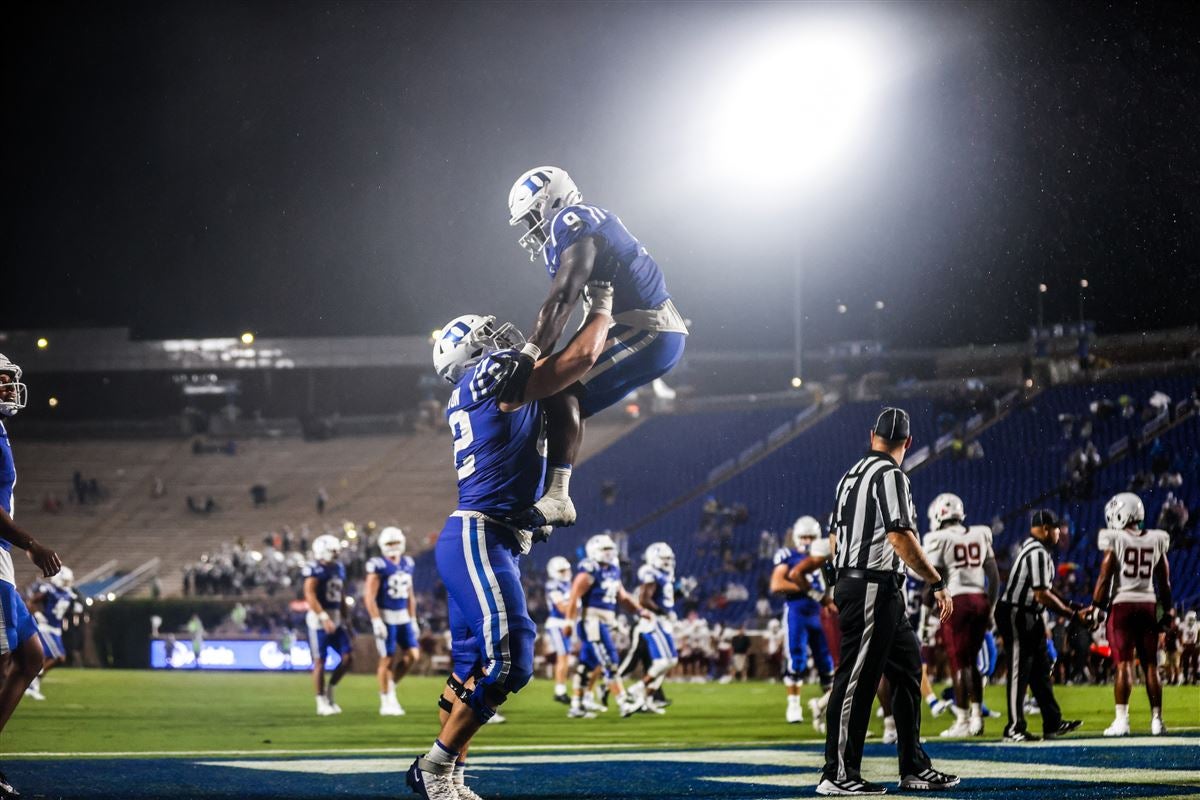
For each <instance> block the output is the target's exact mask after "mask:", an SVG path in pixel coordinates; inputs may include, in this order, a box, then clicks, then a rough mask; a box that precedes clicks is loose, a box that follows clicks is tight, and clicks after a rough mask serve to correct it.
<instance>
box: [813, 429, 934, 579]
mask: <svg viewBox="0 0 1200 800" xmlns="http://www.w3.org/2000/svg"><path fill="white" fill-rule="evenodd" d="M916 518H917V510H916V507H915V506H914V505H913V500H912V489H911V488H910V487H909V483H908V476H907V475H905V474H904V470H902V469H900V467H899V465H897V464H896V462H895V461H894V460H893V459H892V457H891V456H889V455H888V454H887V453H879V452H876V451H874V450H872V451H871V452H869V453H867V454H866V455H865V456H863V457H862V458H861V459H860V460H859V462H858V463H857V464H855V465H854V466H853V467H851V468H850V471H849V472H847V473H846V474H845V475H844V476H843V477H842V479H841V481H839V482H838V487H837V504H836V505H835V506H834V512H833V533H834V536H836V537H837V552H836V553H835V554H834V564H835V566H837V568H838V569H849V568H853V569H874V570H891V571H893V572H901V571H903V569H904V565H903V563H902V562H901V561H900V556H899V555H897V554H896V551H895V550H894V549H893V548H892V545H891V543H890V542H889V541H888V539H887V535H888V533H890V532H892V531H902V530H909V531H913V532H914V533H916V530H917V524H916Z"/></svg>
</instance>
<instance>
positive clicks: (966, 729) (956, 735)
mask: <svg viewBox="0 0 1200 800" xmlns="http://www.w3.org/2000/svg"><path fill="white" fill-rule="evenodd" d="M981 728H982V726H981ZM975 735H976V734H973V733H971V727H970V724H969V723H968V722H967V721H966V720H965V719H959V720H955V721H954V724H953V725H951V726H950V727H949V728H946V730H944V731H942V733H941V737H942V738H943V739H965V738H966V737H968V736H975Z"/></svg>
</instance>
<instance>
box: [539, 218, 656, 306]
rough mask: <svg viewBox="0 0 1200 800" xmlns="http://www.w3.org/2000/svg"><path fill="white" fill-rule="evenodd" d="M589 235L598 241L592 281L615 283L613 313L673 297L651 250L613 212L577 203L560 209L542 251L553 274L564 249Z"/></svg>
mask: <svg viewBox="0 0 1200 800" xmlns="http://www.w3.org/2000/svg"><path fill="white" fill-rule="evenodd" d="M587 236H590V237H592V238H593V240H594V241H595V242H596V262H595V264H594V266H593V267H592V275H591V279H592V280H600V281H609V282H611V283H612V285H613V314H621V313H623V312H625V311H632V310H634V309H639V308H641V309H651V308H657V307H658V306H660V305H662V304H663V303H665V302H666V301H667V300H669V299H671V295H670V294H668V293H667V284H666V281H665V280H664V279H663V274H662V270H661V269H660V268H659V266H658V264H657V263H656V262H655V260H654V259H653V258H651V256H650V253H649V252H647V251H646V248H645V247H642V245H641V243H640V242H638V240H637V239H635V238H634V237H633V234H631V233H630V232H629V231H628V230H627V229H626V227H625V225H624V223H622V222H621V220H620V219H619V218H618V217H617V215H616V214H614V213H612V212H611V211H606V210H604V209H603V208H597V207H596V206H588V205H582V204H577V205H573V206H567V207H566V208H564V209H563V210H562V211H560V212H558V214H557V215H555V217H554V221H553V222H551V224H550V238H549V240H548V241H547V242H546V247H545V249H544V250H543V251H542V254H543V256H544V257H545V259H546V271H547V272H549V273H550V277H552V278H553V277H554V276H555V275H556V274H557V273H558V267H559V260H560V259H561V258H562V254H563V251H565V250H566V249H567V248H568V247H570V246H571V245H572V244H574V243H575V242H577V241H579V240H580V239H583V238H584V237H587Z"/></svg>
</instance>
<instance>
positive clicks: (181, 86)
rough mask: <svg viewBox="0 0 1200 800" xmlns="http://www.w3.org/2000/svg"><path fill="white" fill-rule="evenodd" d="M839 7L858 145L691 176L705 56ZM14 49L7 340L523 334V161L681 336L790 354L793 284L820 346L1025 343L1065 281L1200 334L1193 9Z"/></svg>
mask: <svg viewBox="0 0 1200 800" xmlns="http://www.w3.org/2000/svg"><path fill="white" fill-rule="evenodd" d="M830 15H834V16H837V17H839V18H840V19H842V20H850V21H851V22H853V21H855V20H857V19H859V18H861V19H864V20H869V21H870V22H871V24H873V25H876V26H882V27H883V28H884V29H886V30H887V31H888V33H889V36H890V37H891V38H892V39H894V40H896V41H900V42H902V43H903V50H904V53H905V56H904V59H903V61H904V63H905V64H906V65H907V66H906V69H905V71H904V74H903V75H902V76H901V75H898V76H897V78H896V80H895V82H894V84H893V85H892V86H891V89H890V92H889V94H888V96H887V97H886V99H885V100H884V101H883V102H884V104H883V106H882V107H881V108H879V109H877V112H878V113H877V115H876V117H875V119H876V122H875V124H874V126H873V128H872V130H871V131H870V132H869V135H867V136H866V137H865V140H866V142H867V146H866V149H865V150H864V151H863V152H861V153H859V154H857V155H856V157H855V158H854V159H853V161H852V163H851V164H850V165H848V167H847V168H845V169H843V170H842V171H841V172H840V173H839V174H838V177H837V179H836V180H833V181H831V182H829V183H827V184H824V185H821V186H819V187H815V186H814V187H795V190H794V191H788V192H785V193H782V194H781V193H775V194H767V193H760V192H754V191H748V190H745V189H744V188H742V187H741V186H739V185H735V184H733V183H725V182H722V181H718V180H713V179H710V178H706V177H705V176H706V175H708V174H709V171H708V170H707V167H708V166H709V165H707V164H705V163H704V161H705V157H704V156H703V149H702V148H700V147H698V146H697V144H696V143H697V142H699V141H701V140H703V139H704V137H705V136H706V126H707V125H708V122H707V121H706V120H711V119H712V118H713V115H714V114H717V113H719V109H715V108H710V107H708V106H711V105H712V101H711V100H710V98H712V97H715V96H716V94H715V88H714V87H715V84H716V83H717V82H719V80H720V78H721V74H722V69H723V66H722V65H725V64H729V63H730V59H736V57H737V54H738V53H739V51H748V50H752V49H753V48H754V47H755V46H756V43H757V42H759V41H760V40H761V37H762V35H763V33H764V32H765V31H770V30H776V29H778V28H780V27H786V26H787V25H793V24H807V23H806V22H805V21H806V20H811V19H817V18H818V17H821V16H830ZM3 38H4V56H3V58H4V78H3V80H4V95H5V102H4V108H5V113H4V119H5V125H4V140H5V147H4V175H5V186H6V190H7V191H6V196H7V201H6V205H7V213H6V214H5V215H4V220H5V223H4V228H5V230H4V240H5V243H6V247H5V255H4V266H3V273H4V277H3V287H4V302H3V303H2V304H0V329H3V328H7V329H22V328H36V329H39V330H42V329H52V328H57V327H78V326H95V325H105V326H109V325H122V326H129V327H131V328H132V329H133V331H134V334H135V335H136V336H138V337H153V338H159V337H177V336H184V335H189V336H190V335H214V336H216V335H221V336H224V335H233V334H236V333H237V332H240V331H242V330H244V329H251V330H255V331H257V332H259V333H260V334H263V335H331V336H336V335H351V334H410V333H424V332H427V331H429V330H430V329H431V328H434V327H436V326H439V325H441V324H442V323H443V322H445V320H446V319H448V318H450V317H452V316H454V315H457V314H460V313H464V312H467V311H483V312H491V313H496V314H497V315H500V316H502V317H505V318H510V319H512V320H513V321H515V322H516V323H517V324H518V325H520V326H522V327H525V328H528V326H529V324H530V323H531V322H532V320H533V318H534V316H535V312H536V309H537V307H538V305H539V304H540V302H541V300H542V299H543V297H544V294H545V292H546V288H547V283H546V281H547V278H546V275H545V272H544V269H542V268H541V267H540V266H539V265H535V264H531V263H529V261H528V260H527V257H526V256H525V255H524V254H523V253H522V251H521V250H520V249H519V248H518V247H517V244H516V239H517V237H518V233H517V232H516V231H515V229H512V228H510V227H509V226H508V224H507V223H508V212H507V208H506V199H507V193H508V189H509V187H510V185H511V184H512V182H513V180H514V179H515V178H516V177H517V175H519V174H520V173H521V172H523V171H524V170H525V169H528V168H530V167H533V166H537V165H539V164H543V163H550V164H556V165H558V166H562V167H564V168H566V169H568V170H569V171H570V173H571V174H572V176H573V177H574V178H575V179H576V181H577V183H578V184H579V185H580V187H581V189H582V190H583V192H584V195H585V198H586V199H587V200H588V201H589V202H593V203H595V204H597V205H601V206H604V207H606V208H610V209H612V210H614V211H616V212H618V213H619V214H620V215H621V217H622V219H623V220H624V221H625V223H626V224H627V226H628V227H629V228H630V230H631V231H632V232H633V233H634V234H635V235H637V236H638V237H639V238H641V239H642V241H643V242H644V243H645V244H646V245H647V246H648V247H649V248H650V251H651V252H652V253H653V254H654V255H655V256H656V257H657V258H658V260H659V261H660V263H661V264H662V265H663V266H664V269H665V270H666V274H667V280H668V286H669V287H670V289H671V291H672V294H673V295H674V296H675V297H676V300H677V303H678V305H679V307H680V309H681V310H682V311H683V312H684V314H685V315H686V316H688V317H690V318H691V319H692V320H693V323H694V333H695V340H694V343H695V345H697V346H703V347H706V348H718V347H720V348H724V347H729V348H748V347H776V348H787V347H790V346H791V330H792V322H791V319H792V317H791V313H792V312H791V298H792V288H791V287H792V277H791V270H792V269H793V268H794V267H795V265H796V264H800V265H801V269H803V270H804V289H805V294H804V297H805V299H804V303H805V309H806V316H807V322H806V336H807V338H808V341H809V342H810V344H813V345H816V344H820V343H823V342H828V341H831V340H835V339H842V338H850V337H855V336H863V335H869V332H870V331H871V330H872V326H874V325H875V324H878V326H879V330H880V331H881V333H882V335H883V338H884V339H885V340H886V341H888V342H890V343H892V344H894V345H896V346H911V345H924V344H947V345H949V344H962V343H965V342H972V341H973V342H978V343H987V342H993V341H1006V340H1016V339H1023V338H1024V337H1025V336H1026V334H1027V328H1028V325H1029V324H1030V322H1031V321H1032V319H1033V314H1034V312H1033V308H1034V302H1035V300H1034V298H1035V292H1036V289H1035V287H1036V285H1037V283H1038V282H1039V281H1045V282H1046V283H1047V284H1048V285H1049V287H1050V291H1049V292H1048V293H1047V295H1046V316H1047V319H1048V320H1051V321H1055V320H1073V319H1075V318H1076V316H1077V314H1078V310H1077V302H1078V293H1077V289H1076V287H1077V285H1078V282H1079V279H1080V278H1083V277H1086V278H1088V280H1089V281H1090V283H1091V289H1090V290H1089V295H1088V299H1087V314H1088V316H1089V317H1091V318H1095V319H1097V320H1098V322H1099V328H1100V331H1101V332H1102V333H1114V332H1125V331H1134V330H1144V329H1151V328H1163V327H1170V326H1176V325H1182V324H1191V323H1194V322H1195V320H1196V318H1197V316H1200V315H1198V314H1197V312H1196V299H1197V298H1198V297H1200V264H1198V262H1200V258H1198V255H1200V223H1198V216H1197V212H1198V198H1200V101H1198V99H1197V95H1198V92H1200V14H1197V13H1195V9H1194V6H1193V7H1191V8H1189V7H1188V6H1185V5H1177V6H1170V5H1162V4H1150V5H1147V4H1138V5H1129V4H1125V3H1120V4H1114V5H1099V4H1095V3H1073V4H1060V3H1056V4H1033V3H1026V4H1020V5H1016V4H1001V3H995V4H987V3H982V2H980V3H967V4H951V3H939V4H932V5H902V4H899V3H896V4H877V5H864V6H852V5H845V4H843V5H839V6H817V5H807V6H789V5H785V4H767V5H751V4H728V5H722V4H716V3H684V2H680V3H672V4H648V3H647V4H637V3H631V2H621V3H581V2H564V3H553V4H552V3H545V4H542V3H531V2H529V3H513V4H505V3H498V2H497V3H459V4H448V3H430V4H413V3H399V2H393V3H355V2H344V3H297V2H286V3H267V2H255V3H223V2H202V3H150V4H146V5H132V4H119V3H117V4H112V3H82V4H74V3H57V2H42V3H23V4H20V5H19V6H16V7H14V8H10V9H8V10H7V11H6V24H5V26H4V33H3ZM705 114H707V116H705ZM740 157H741V158H743V159H744V160H745V164H746V169H748V170H770V169H772V165H771V163H770V161H769V160H765V159H763V158H762V155H761V154H758V153H753V152H747V153H744V154H740ZM876 299H884V300H886V301H887V304H886V307H885V310H884V312H882V313H881V314H880V319H879V320H878V323H876V322H874V321H872V319H871V315H872V314H873V313H875V312H873V311H872V310H871V309H872V306H873V302H874V301H875V300H876ZM838 301H841V302H844V303H846V304H847V306H848V307H849V309H850V311H849V313H847V314H846V315H844V316H841V317H839V316H838V315H837V314H835V313H834V310H833V309H834V307H835V304H836V303H837V302H838Z"/></svg>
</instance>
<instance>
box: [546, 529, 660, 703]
mask: <svg viewBox="0 0 1200 800" xmlns="http://www.w3.org/2000/svg"><path fill="white" fill-rule="evenodd" d="M584 549H585V552H586V554H587V558H585V559H584V560H583V561H580V562H579V566H578V567H576V569H575V580H574V582H573V583H572V584H571V596H570V597H569V598H567V619H566V623H565V624H564V628H565V629H566V631H567V632H568V633H569V632H570V631H571V630H572V628H573V627H574V625H575V617H576V613H577V612H576V608H577V607H578V606H580V605H581V606H582V608H583V620H582V631H581V635H580V641H581V642H582V643H583V647H582V648H581V649H580V651H579V664H578V665H577V666H576V667H575V677H574V679H573V681H572V686H571V689H572V692H571V709H570V711H568V712H567V716H568V717H572V718H584V719H590V718H592V717H593V716H594V714H593V713H592V712H591V711H589V710H587V709H585V708H584V707H583V692H584V689H585V688H587V683H588V682H589V679H590V676H591V673H592V671H593V670H594V669H595V668H596V667H600V668H601V669H602V670H603V672H604V679H605V680H606V681H608V684H609V689H610V690H611V691H612V692H613V693H614V694H615V695H616V696H617V706H618V707H619V708H620V709H621V716H622V717H628V716H629V715H630V714H634V713H637V712H638V711H641V710H642V709H643V708H644V707H645V699H646V698H645V694H644V693H643V694H640V695H637V696H630V695H628V694H626V693H625V686H624V685H623V684H622V683H621V676H620V675H619V674H617V663H618V661H619V660H620V659H619V657H618V654H617V647H616V645H615V644H613V638H612V626H613V625H614V624H615V623H616V621H617V605H618V604H620V605H624V606H625V607H626V608H628V609H629V610H630V611H632V612H633V613H635V614H640V615H641V616H642V617H644V618H645V619H647V620H652V619H653V618H654V615H653V614H651V613H650V612H649V611H648V610H647V609H645V608H643V607H642V604H641V603H639V602H638V601H637V600H635V599H634V598H633V596H632V595H630V594H629V592H627V591H625V587H624V586H623V585H622V584H621V567H620V565H619V562H618V556H617V544H616V542H614V541H613V539H612V537H611V536H609V535H608V534H606V533H600V534H597V535H595V536H593V537H592V538H590V539H588V541H587V545H585V548H584Z"/></svg>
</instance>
